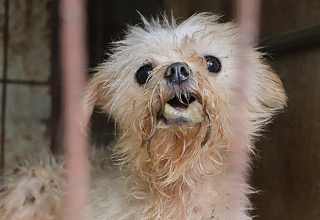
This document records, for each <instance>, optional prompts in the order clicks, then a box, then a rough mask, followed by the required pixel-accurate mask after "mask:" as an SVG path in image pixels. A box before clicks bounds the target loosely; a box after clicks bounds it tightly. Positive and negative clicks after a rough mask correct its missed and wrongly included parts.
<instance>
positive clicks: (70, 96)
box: [60, 0, 90, 220]
mask: <svg viewBox="0 0 320 220" xmlns="http://www.w3.org/2000/svg"><path fill="white" fill-rule="evenodd" d="M60 16H61V17H60V18H61V35H60V37H61V39H60V40H61V48H60V49H61V64H62V73H63V77H62V82H63V101H64V102H63V107H64V147H65V155H66V169H67V179H68V187H69V188H68V194H67V198H66V208H67V219H68V220H82V219H84V209H85V206H86V205H87V204H88V202H89V194H88V192H89V190H88V189H89V175H90V173H89V171H90V163H89V161H88V159H87V145H88V140H87V138H86V137H85V135H84V133H83V132H82V130H81V122H80V119H81V118H83V117H82V115H83V108H82V99H83V88H84V84H85V79H86V69H87V56H86V32H85V26H86V14H85V0H61V3H60Z"/></svg>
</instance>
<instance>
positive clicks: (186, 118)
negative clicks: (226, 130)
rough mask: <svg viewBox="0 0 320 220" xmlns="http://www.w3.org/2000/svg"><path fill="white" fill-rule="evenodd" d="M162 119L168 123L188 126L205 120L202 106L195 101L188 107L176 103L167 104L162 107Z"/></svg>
mask: <svg viewBox="0 0 320 220" xmlns="http://www.w3.org/2000/svg"><path fill="white" fill-rule="evenodd" d="M163 117H165V118H166V120H167V122H168V123H175V122H177V123H180V122H185V123H186V124H188V125H195V124H197V123H200V122H202V121H203V120H204V119H205V117H204V114H203V112H202V106H201V104H200V103H199V102H198V101H197V100H195V101H193V102H191V103H190V104H189V105H187V104H184V103H181V102H179V103H178V102H177V101H172V102H168V103H166V105H165V107H164V112H163Z"/></svg>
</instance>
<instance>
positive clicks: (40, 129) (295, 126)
mask: <svg viewBox="0 0 320 220" xmlns="http://www.w3.org/2000/svg"><path fill="white" fill-rule="evenodd" d="M58 4H59V1H58V0H0V103H1V108H0V115H1V117H0V119H1V121H0V123H1V124H0V126H1V130H0V131H1V134H0V141H1V152H0V155H1V158H0V166H1V168H7V167H10V166H13V165H14V164H15V163H17V161H19V160H21V159H22V158H23V157H24V156H25V155H30V154H31V155H32V154H35V153H36V154H39V153H42V154H46V153H47V152H49V151H52V152H53V153H54V154H59V153H61V152H62V146H61V145H62V141H61V140H62V137H61V136H62V133H61V130H62V128H61V104H60V101H61V85H60V84H61V73H60V68H59V57H58V56H59V49H58V48H59V14H58ZM137 11H139V12H140V13H141V14H143V15H144V16H146V17H148V18H150V17H151V16H152V15H153V16H155V15H157V14H159V13H160V12H163V11H166V12H167V13H168V12H169V13H170V12H171V11H172V12H173V14H174V15H175V17H179V18H186V17H188V16H190V15H192V14H193V13H195V12H202V11H206V12H213V13H217V14H220V15H223V18H222V20H224V21H232V20H234V19H235V3H234V1H232V0H211V1H208V0H197V1H194V0H88V1H87V13H88V17H87V22H88V26H87V28H88V34H87V39H88V40H87V48H88V55H89V64H90V65H89V66H90V67H94V66H96V65H97V64H99V63H100V62H102V61H103V60H104V59H105V58H106V56H105V55H104V54H105V51H106V50H107V48H108V43H109V42H110V41H115V40H119V39H121V37H122V36H123V30H124V29H126V26H127V25H128V24H137V23H139V22H140V20H139V14H138V13H137ZM260 22H261V23H260V24H261V27H260V44H259V45H258V46H259V47H260V48H261V49H260V50H261V51H262V52H267V53H269V54H270V55H271V56H267V58H268V60H269V62H270V64H271V65H272V67H273V68H274V70H275V71H276V72H277V73H278V74H279V75H280V77H281V79H282V81H283V83H284V87H285V89H286V92H287V94H288V97H289V103H288V107H287V108H286V109H285V111H284V112H283V113H281V114H280V115H279V116H278V117H276V118H275V120H274V123H273V124H271V125H269V126H268V128H267V129H266V133H265V135H264V136H263V138H261V140H260V141H258V143H257V148H258V151H259V156H258V157H257V158H254V159H253V167H254V168H253V172H252V173H253V175H252V176H251V180H250V181H251V182H252V185H253V186H254V187H255V188H256V189H259V190H260V192H259V193H258V194H255V195H252V198H251V200H252V201H253V203H254V207H255V209H256V210H255V211H253V215H256V216H257V217H256V219H261V220H270V219H272V220H278V219H279V220H287V219H288V220H305V219H308V220H318V219H320V172H319V170H320V147H319V143H320V86H319V84H320V1H319V0H308V1H296V0H282V1H278V0H268V1H263V3H262V9H261V21H260ZM92 121H93V124H94V126H93V127H92V129H91V132H92V143H93V144H94V145H96V146H105V145H106V144H108V143H109V142H110V141H111V140H113V125H112V121H109V120H108V118H107V117H105V116H103V115H101V114H99V113H95V114H94V115H93V117H92Z"/></svg>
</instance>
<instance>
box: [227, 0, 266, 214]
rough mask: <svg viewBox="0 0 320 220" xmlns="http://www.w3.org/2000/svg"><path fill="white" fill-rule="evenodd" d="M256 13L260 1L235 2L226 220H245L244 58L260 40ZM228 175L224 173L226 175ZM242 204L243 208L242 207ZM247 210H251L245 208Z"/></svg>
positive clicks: (245, 68) (246, 70)
mask: <svg viewBox="0 0 320 220" xmlns="http://www.w3.org/2000/svg"><path fill="white" fill-rule="evenodd" d="M259 13H260V1H259V0H237V24H238V26H239V27H240V33H239V36H238V37H239V38H238V43H239V50H238V51H237V56H238V57H239V63H238V65H237V69H238V72H237V76H236V82H238V86H237V88H236V89H237V92H236V93H235V97H233V99H234V100H233V101H232V103H235V107H234V109H233V111H232V112H233V115H232V116H231V121H232V126H231V128H230V129H231V134H232V141H231V144H230V145H231V148H230V151H229V157H228V161H230V165H229V170H228V171H231V172H232V173H236V174H237V175H236V176H233V179H228V184H229V185H230V186H229V187H230V189H235V190H234V191H233V192H232V198H231V201H233V202H232V203H231V204H230V206H229V207H228V208H230V209H231V210H233V211H232V212H231V215H230V216H228V218H229V219H231V220H232V219H244V217H243V216H242V215H243V214H242V209H243V207H245V206H246V205H247V202H246V198H245V197H244V194H243V193H242V192H244V191H247V190H249V189H248V188H247V185H246V184H247V181H248V176H247V174H248V169H249V168H248V163H246V161H248V160H250V154H251V151H250V149H249V148H248V147H247V146H248V143H249V138H250V137H248V134H247V132H246V131H247V130H248V129H247V127H246V126H248V125H247V124H246V123H247V121H246V118H247V117H248V115H249V114H250V113H249V112H248V109H247V108H246V102H247V97H248V95H247V91H250V89H249V86H250V85H249V84H248V83H247V82H248V81H249V80H247V77H248V74H247V72H248V69H247V66H246V65H245V64H246V61H247V60H248V57H246V56H247V55H248V54H247V51H249V50H250V49H248V47H252V46H253V45H255V44H256V42H257V40H258V36H259V19H260V17H259ZM228 171H227V172H228ZM241 203H243V204H241ZM246 208H248V209H250V207H246Z"/></svg>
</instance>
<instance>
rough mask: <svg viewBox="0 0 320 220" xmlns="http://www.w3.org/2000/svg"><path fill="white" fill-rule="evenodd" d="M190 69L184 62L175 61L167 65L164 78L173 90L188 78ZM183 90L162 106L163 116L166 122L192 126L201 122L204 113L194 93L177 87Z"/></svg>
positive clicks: (181, 85)
mask: <svg viewBox="0 0 320 220" xmlns="http://www.w3.org/2000/svg"><path fill="white" fill-rule="evenodd" d="M190 73H191V70H190V68H189V66H188V65H187V64H185V63H181V62H177V63H173V64H171V65H170V66H168V67H167V69H166V71H165V73H164V78H165V80H166V81H167V83H168V84H171V86H172V87H173V88H175V90H177V87H178V88H180V87H183V86H184V85H183V84H186V83H187V82H188V80H189V78H190ZM178 90H181V91H183V92H180V93H178V94H177V91H175V93H176V94H175V96H174V97H172V98H170V99H169V100H168V101H167V103H166V104H165V106H164V111H163V114H162V116H163V118H164V120H165V122H166V123H167V124H184V125H187V126H193V125H195V124H197V123H200V122H202V121H203V120H204V119H205V115H204V113H203V111H202V105H201V104H200V102H199V101H198V99H197V97H196V95H194V94H192V93H188V92H186V90H185V89H178Z"/></svg>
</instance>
